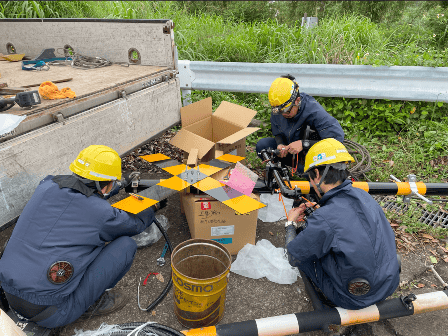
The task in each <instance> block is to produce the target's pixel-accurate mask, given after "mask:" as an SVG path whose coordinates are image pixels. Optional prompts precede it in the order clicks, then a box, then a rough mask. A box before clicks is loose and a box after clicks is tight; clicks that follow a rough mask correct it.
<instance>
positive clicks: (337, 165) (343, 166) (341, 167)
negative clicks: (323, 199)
mask: <svg viewBox="0 0 448 336" xmlns="http://www.w3.org/2000/svg"><path fill="white" fill-rule="evenodd" d="M330 167H332V168H334V169H337V170H345V169H347V165H346V164H345V162H336V163H332V164H328V165H326V166H325V170H324V172H323V173H322V177H321V178H320V181H319V183H318V184H317V185H316V188H317V190H318V191H319V193H320V194H321V195H322V196H323V195H324V194H325V192H324V191H323V190H322V188H321V187H320V185H321V184H322V182H324V179H325V176H327V173H328V170H329V169H330Z"/></svg>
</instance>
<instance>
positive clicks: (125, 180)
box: [120, 170, 132, 189]
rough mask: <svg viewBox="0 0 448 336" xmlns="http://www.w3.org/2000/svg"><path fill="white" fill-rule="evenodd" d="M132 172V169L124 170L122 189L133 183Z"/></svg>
mask: <svg viewBox="0 0 448 336" xmlns="http://www.w3.org/2000/svg"><path fill="white" fill-rule="evenodd" d="M131 174H132V171H131V170H129V171H124V172H123V173H122V174H121V186H120V189H124V188H126V187H127V186H128V185H130V184H131V182H132V176H131Z"/></svg>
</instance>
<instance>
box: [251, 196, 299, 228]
mask: <svg viewBox="0 0 448 336" xmlns="http://www.w3.org/2000/svg"><path fill="white" fill-rule="evenodd" d="M260 202H261V203H263V204H266V206H265V207H263V208H261V209H259V210H258V219H260V220H262V221H263V222H268V223H271V222H276V221H278V220H280V219H282V218H283V219H286V214H285V209H284V208H283V203H282V201H279V199H278V194H261V195H260ZM283 202H284V203H285V208H286V212H288V211H289V210H291V209H292V204H293V202H294V200H293V199H290V198H285V197H283Z"/></svg>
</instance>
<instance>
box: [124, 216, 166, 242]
mask: <svg viewBox="0 0 448 336" xmlns="http://www.w3.org/2000/svg"><path fill="white" fill-rule="evenodd" d="M156 218H157V220H158V221H159V223H160V224H161V225H162V227H163V228H164V229H165V231H166V230H168V228H169V227H170V223H169V222H168V218H166V217H165V216H164V215H157V216H156ZM161 237H162V232H160V229H159V227H158V226H157V225H156V223H152V224H151V225H150V226H148V227H147V228H146V230H145V231H143V232H141V233H139V234H138V235H135V236H132V237H131V238H132V239H134V240H135V242H136V243H137V247H144V246H150V245H152V244H154V243H156V242H157V241H159V239H160V238H161Z"/></svg>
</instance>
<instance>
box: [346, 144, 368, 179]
mask: <svg viewBox="0 0 448 336" xmlns="http://www.w3.org/2000/svg"><path fill="white" fill-rule="evenodd" d="M343 144H344V146H345V147H346V148H347V150H348V152H349V153H350V154H352V156H353V158H354V159H355V162H356V164H355V166H353V167H351V168H350V169H348V171H349V172H350V174H351V175H352V176H353V177H354V178H355V179H357V180H358V179H359V178H360V177H361V176H364V178H365V179H366V180H367V181H369V182H371V180H370V179H369V178H368V177H367V176H366V174H365V173H367V172H368V171H370V170H372V166H371V164H372V160H371V158H370V154H369V151H368V150H367V149H366V148H365V147H364V146H363V145H360V144H358V143H356V142H354V141H351V140H344V142H343ZM353 154H359V155H361V158H360V159H359V160H358V158H357V156H355V155H353Z"/></svg>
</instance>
